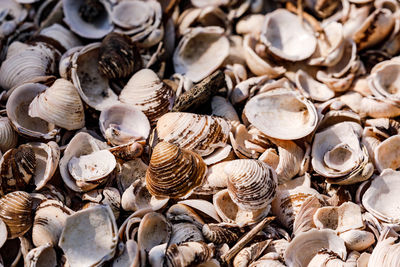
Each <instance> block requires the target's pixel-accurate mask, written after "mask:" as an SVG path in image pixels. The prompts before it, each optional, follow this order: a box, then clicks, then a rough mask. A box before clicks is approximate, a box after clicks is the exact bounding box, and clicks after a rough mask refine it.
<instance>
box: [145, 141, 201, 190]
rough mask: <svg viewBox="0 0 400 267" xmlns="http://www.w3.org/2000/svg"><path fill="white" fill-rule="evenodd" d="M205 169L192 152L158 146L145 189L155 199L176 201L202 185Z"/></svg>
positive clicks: (174, 147)
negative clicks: (166, 198)
mask: <svg viewBox="0 0 400 267" xmlns="http://www.w3.org/2000/svg"><path fill="white" fill-rule="evenodd" d="M206 171H207V166H206V164H205V163H204V161H203V159H202V158H201V157H200V156H199V155H197V154H196V153H194V152H191V151H189V150H186V149H181V148H179V147H177V146H175V145H173V144H169V143H167V142H160V143H158V144H157V145H156V146H155V148H154V150H153V154H152V156H151V160H150V165H149V168H148V169H147V173H146V187H147V189H148V190H149V192H150V193H151V194H152V195H154V196H156V197H172V198H179V197H185V196H188V195H189V194H191V192H192V190H193V189H194V188H195V187H197V186H199V185H200V184H202V183H203V180H204V177H205V173H206Z"/></svg>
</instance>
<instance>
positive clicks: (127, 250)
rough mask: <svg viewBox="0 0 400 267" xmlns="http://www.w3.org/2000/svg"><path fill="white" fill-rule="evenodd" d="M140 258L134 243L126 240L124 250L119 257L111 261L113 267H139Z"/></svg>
mask: <svg viewBox="0 0 400 267" xmlns="http://www.w3.org/2000/svg"><path fill="white" fill-rule="evenodd" d="M139 262H140V257H139V250H138V245H137V243H136V241H134V240H128V241H126V243H125V246H124V250H123V252H122V254H121V255H119V256H118V257H117V258H115V259H114V261H113V265H112V266H113V267H122V266H131V267H135V266H139Z"/></svg>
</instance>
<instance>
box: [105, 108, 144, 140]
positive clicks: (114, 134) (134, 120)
mask: <svg viewBox="0 0 400 267" xmlns="http://www.w3.org/2000/svg"><path fill="white" fill-rule="evenodd" d="M99 124H100V131H101V133H102V134H103V136H104V137H105V138H106V139H107V141H108V142H109V143H111V144H112V145H123V144H128V143H130V142H133V141H138V140H145V139H147V137H148V136H149V133H150V123H149V120H148V119H147V117H146V116H145V115H144V114H143V112H141V111H140V110H139V109H138V108H137V107H132V106H130V105H127V104H115V105H112V106H110V107H107V108H106V109H104V110H103V111H102V112H101V113H100V118H99Z"/></svg>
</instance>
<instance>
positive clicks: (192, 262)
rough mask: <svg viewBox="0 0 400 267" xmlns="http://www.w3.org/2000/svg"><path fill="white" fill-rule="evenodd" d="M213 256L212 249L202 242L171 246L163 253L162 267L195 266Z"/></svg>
mask: <svg viewBox="0 0 400 267" xmlns="http://www.w3.org/2000/svg"><path fill="white" fill-rule="evenodd" d="M213 256H214V247H213V246H209V245H207V244H206V243H204V242H201V241H200V242H185V243H182V244H180V245H176V244H173V245H172V246H169V247H168V249H167V251H166V252H165V259H164V266H165V267H175V266H196V265H197V264H200V263H203V262H206V261H209V260H210V259H211V258H212V257H213Z"/></svg>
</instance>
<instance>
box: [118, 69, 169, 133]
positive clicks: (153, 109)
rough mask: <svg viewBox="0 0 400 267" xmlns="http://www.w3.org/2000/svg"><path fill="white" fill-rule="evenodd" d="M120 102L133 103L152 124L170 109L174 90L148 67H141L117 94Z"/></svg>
mask: <svg viewBox="0 0 400 267" xmlns="http://www.w3.org/2000/svg"><path fill="white" fill-rule="evenodd" d="M119 99H120V101H121V102H123V103H126V104H129V105H133V106H135V107H136V108H138V109H140V110H141V111H143V112H144V114H146V116H147V117H148V118H149V121H150V123H151V124H152V125H155V123H156V122H157V120H158V118H160V117H161V116H162V115H164V114H165V113H167V112H169V111H170V110H171V109H172V105H173V103H174V99H175V96H174V92H173V91H172V89H171V88H170V87H169V86H168V85H167V84H165V83H164V82H162V81H161V80H160V78H158V76H157V74H156V73H155V72H154V71H152V70H150V69H142V70H140V71H138V72H137V73H135V74H134V75H133V76H132V77H131V78H130V79H129V81H128V83H127V84H126V86H125V87H124V89H122V91H121V94H120V96H119Z"/></svg>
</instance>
